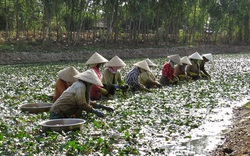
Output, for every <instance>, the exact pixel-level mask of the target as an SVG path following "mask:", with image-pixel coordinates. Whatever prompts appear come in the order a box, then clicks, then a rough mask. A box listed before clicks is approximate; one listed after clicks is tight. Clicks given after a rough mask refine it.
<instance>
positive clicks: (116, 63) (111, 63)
mask: <svg viewBox="0 0 250 156" xmlns="http://www.w3.org/2000/svg"><path fill="white" fill-rule="evenodd" d="M106 66H107V67H124V66H126V64H125V63H124V62H123V61H122V60H121V59H120V58H119V57H118V56H117V55H116V56H114V57H113V58H112V59H111V60H110V61H109V62H108V63H107V64H106Z"/></svg>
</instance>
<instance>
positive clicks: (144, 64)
mask: <svg viewBox="0 0 250 156" xmlns="http://www.w3.org/2000/svg"><path fill="white" fill-rule="evenodd" d="M134 66H136V67H139V68H142V69H145V70H147V71H150V69H149V66H148V64H147V62H146V61H145V60H144V61H140V62H137V63H135V64H134Z"/></svg>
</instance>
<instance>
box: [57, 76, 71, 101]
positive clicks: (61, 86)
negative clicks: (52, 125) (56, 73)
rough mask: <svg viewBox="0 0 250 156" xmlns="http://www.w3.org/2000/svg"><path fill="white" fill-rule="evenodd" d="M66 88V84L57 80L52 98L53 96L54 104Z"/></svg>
mask: <svg viewBox="0 0 250 156" xmlns="http://www.w3.org/2000/svg"><path fill="white" fill-rule="evenodd" d="M68 87H69V85H68V84H67V82H65V81H63V80H62V79H60V78H58V79H57V81H56V86H55V93H54V96H53V102H55V101H56V100H57V99H58V98H59V97H60V96H61V95H62V93H63V92H64V91H65V90H66V89H67V88H68Z"/></svg>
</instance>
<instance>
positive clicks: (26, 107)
mask: <svg viewBox="0 0 250 156" xmlns="http://www.w3.org/2000/svg"><path fill="white" fill-rule="evenodd" d="M51 106H52V104H51V103H30V104H23V105H21V107H20V109H21V110H22V112H28V113H41V112H48V111H49V110H50V108H51Z"/></svg>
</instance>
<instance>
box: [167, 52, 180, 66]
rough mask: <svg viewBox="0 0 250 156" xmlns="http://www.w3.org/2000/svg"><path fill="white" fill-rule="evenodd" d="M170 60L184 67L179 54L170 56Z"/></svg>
mask: <svg viewBox="0 0 250 156" xmlns="http://www.w3.org/2000/svg"><path fill="white" fill-rule="evenodd" d="M168 58H169V60H171V61H173V62H174V63H176V64H179V65H182V63H181V58H180V56H179V54H175V55H170V56H168Z"/></svg>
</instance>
